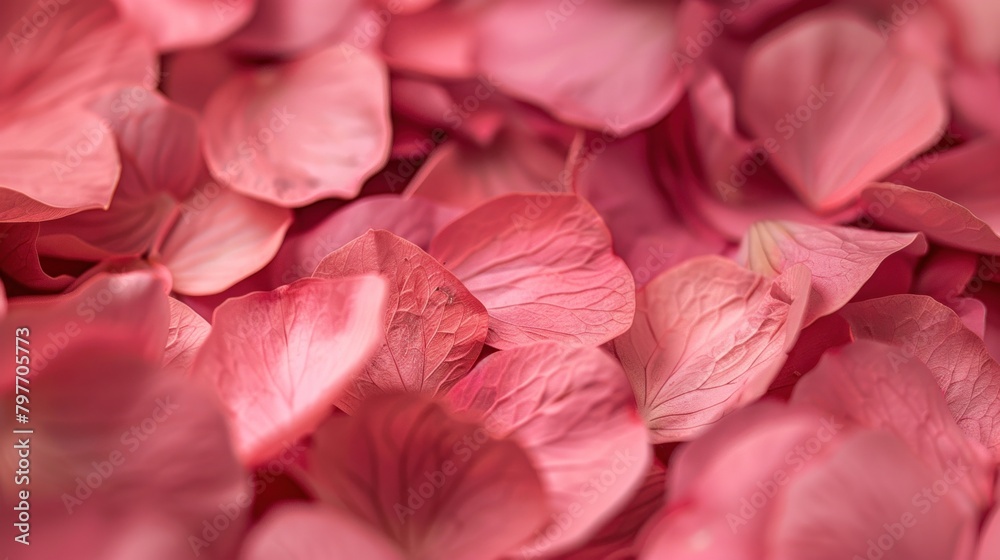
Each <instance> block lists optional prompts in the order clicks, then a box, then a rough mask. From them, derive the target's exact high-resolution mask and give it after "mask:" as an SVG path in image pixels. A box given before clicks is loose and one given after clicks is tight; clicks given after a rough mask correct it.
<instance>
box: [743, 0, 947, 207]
mask: <svg viewBox="0 0 1000 560" xmlns="http://www.w3.org/2000/svg"><path fill="white" fill-rule="evenodd" d="M740 102H741V104H740V115H741V117H742V119H743V121H744V122H745V123H746V124H747V126H748V127H749V128H750V129H751V131H752V132H753V133H754V134H755V135H756V136H757V137H758V138H761V139H765V138H767V139H772V140H775V143H776V144H777V147H778V149H777V150H776V151H773V153H772V154H771V158H772V161H773V164H774V165H775V166H776V168H777V169H778V171H779V172H780V173H781V174H782V176H783V177H784V178H785V179H786V180H787V181H788V182H789V184H790V185H791V187H792V188H793V189H795V191H796V192H797V193H798V194H799V196H800V197H801V198H802V200H803V201H804V202H806V203H807V204H808V205H809V206H810V207H812V208H814V209H816V210H819V211H831V210H836V209H838V208H839V207H842V206H845V205H847V204H848V203H849V202H851V201H852V200H853V199H854V198H856V197H857V195H858V193H859V192H860V190H861V189H862V188H863V187H864V186H865V185H866V184H867V183H869V182H871V181H874V180H877V179H879V178H881V177H882V176H884V175H886V174H888V173H889V172H891V171H892V170H893V169H895V168H896V167H897V166H899V165H900V164H902V163H904V162H905V161H906V160H908V159H909V158H910V157H912V156H914V155H916V154H918V153H920V152H921V151H922V150H924V149H925V148H928V147H930V146H931V145H932V144H933V143H934V142H936V141H937V138H938V136H940V134H941V130H942V129H943V127H944V124H945V123H946V120H947V108H946V106H945V103H944V97H943V92H942V87H941V84H940V83H939V82H938V80H937V78H936V77H935V76H934V74H933V73H932V71H931V70H929V69H928V68H926V67H924V66H923V65H922V63H920V62H918V61H916V60H912V59H910V58H908V57H906V56H904V55H901V54H898V53H895V52H894V51H893V50H892V49H887V48H886V46H885V41H884V39H883V38H882V35H881V34H880V33H879V31H878V30H877V29H876V28H875V27H874V26H873V25H871V24H869V23H867V22H865V21H864V20H861V19H860V18H857V17H855V16H851V15H848V14H846V13H842V12H812V13H810V14H808V15H806V16H803V17H800V18H799V19H796V20H794V21H793V22H791V23H789V24H786V25H785V26H782V27H781V28H779V29H778V30H776V31H774V32H772V33H771V34H770V35H768V36H767V37H766V38H764V39H762V40H761V41H758V42H757V43H756V44H755V45H754V47H753V50H752V51H751V53H750V54H749V55H748V57H747V60H746V63H745V66H744V73H743V88H742V95H741V96H740Z"/></svg>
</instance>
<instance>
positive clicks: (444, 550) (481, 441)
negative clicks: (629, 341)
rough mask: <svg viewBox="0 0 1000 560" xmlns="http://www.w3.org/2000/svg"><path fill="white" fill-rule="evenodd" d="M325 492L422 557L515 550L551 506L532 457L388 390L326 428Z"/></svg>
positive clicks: (319, 468) (317, 481)
mask: <svg viewBox="0 0 1000 560" xmlns="http://www.w3.org/2000/svg"><path fill="white" fill-rule="evenodd" d="M314 441H315V443H314V451H313V453H312V454H311V455H310V456H309V458H308V462H309V475H310V478H311V480H312V482H313V484H314V486H315V489H316V490H317V492H318V493H319V495H320V497H321V498H323V499H325V500H328V501H332V502H334V503H337V504H340V505H342V506H343V507H344V508H345V509H347V510H348V511H349V512H351V513H352V514H354V515H355V516H357V517H359V518H361V519H363V520H365V521H367V522H368V523H371V524H372V525H373V526H375V527H378V528H379V529H381V530H382V531H384V532H385V534H386V536H387V537H388V538H389V539H391V541H393V542H395V543H396V544H397V545H398V546H399V547H400V548H401V549H403V550H405V551H406V557H407V558H410V559H413V560H435V559H439V558H448V559H454V560H478V559H481V558H497V557H500V556H503V555H505V553H508V552H510V553H513V552H514V548H515V547H516V546H517V545H518V544H520V543H521V542H522V541H524V540H525V539H526V538H527V537H528V536H529V535H530V534H531V532H532V531H534V530H535V529H536V528H538V527H539V525H541V524H542V523H543V522H544V520H545V518H546V515H547V513H548V511H547V509H546V507H545V502H544V494H543V491H542V485H541V482H540V481H539V480H538V476H537V475H536V474H535V470H534V468H533V467H532V466H531V462H530V460H529V458H528V456H527V455H526V454H525V453H524V451H523V450H521V448H520V446H518V445H517V444H516V443H514V442H512V441H505V440H495V439H492V438H491V437H490V436H489V435H488V434H487V432H486V431H485V430H484V429H483V428H482V427H481V426H480V425H479V424H476V423H473V422H466V421H462V420H458V419H456V418H453V417H452V416H450V415H449V414H448V413H447V412H446V411H445V409H444V408H443V407H442V406H441V405H439V404H436V403H434V402H432V401H430V400H428V399H427V398H425V397H421V396H417V395H407V394H403V395H391V396H389V395H383V396H378V397H374V398H373V399H370V400H368V401H366V402H365V404H364V406H363V407H362V408H361V409H360V410H359V411H358V413H357V414H356V415H355V416H353V417H347V416H337V417H333V418H331V419H330V420H329V421H328V422H327V423H326V424H324V425H323V427H322V428H321V429H320V430H319V431H318V432H317V434H316V436H315V438H314Z"/></svg>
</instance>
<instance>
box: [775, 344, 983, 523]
mask: <svg viewBox="0 0 1000 560" xmlns="http://www.w3.org/2000/svg"><path fill="white" fill-rule="evenodd" d="M897 352H898V350H896V349H894V348H893V347H890V346H887V345H885V344H882V343H877V342H872V341H868V340H859V341H858V342H855V343H853V344H849V345H847V346H845V347H844V348H840V349H837V350H831V351H830V352H827V354H826V355H825V356H824V357H823V358H822V359H821V360H820V362H819V364H818V365H817V366H816V368H815V369H813V370H812V371H810V372H809V373H808V374H807V375H806V376H805V377H803V379H802V381H801V382H800V383H799V384H798V385H797V386H796V388H795V392H794V394H793V395H792V402H793V403H802V404H808V405H811V406H815V407H817V408H821V409H823V410H826V411H829V412H830V413H832V414H834V415H836V417H837V419H838V420H839V421H842V422H845V423H847V422H849V423H852V424H858V425H861V426H864V427H867V428H874V429H880V430H884V431H887V432H890V433H892V434H893V435H895V436H896V437H897V438H899V440H900V441H902V442H903V443H905V444H907V446H909V448H910V449H911V451H913V453H914V454H915V455H916V456H917V457H919V458H921V459H922V460H923V461H924V463H925V464H926V465H927V466H928V467H930V468H931V469H932V470H933V471H934V472H935V474H936V475H937V476H944V475H945V473H946V472H947V471H948V469H949V467H950V466H951V465H956V464H958V465H962V470H963V476H962V478H961V480H959V481H957V482H956V485H957V486H959V487H961V489H962V490H963V491H964V492H965V494H966V497H965V499H966V500H967V501H966V503H965V506H966V509H967V510H969V511H973V512H975V511H978V510H981V509H984V508H985V507H986V506H987V505H988V504H989V503H990V497H991V495H992V492H993V472H992V466H993V465H992V457H991V456H990V454H989V452H988V451H987V450H986V448H984V447H983V446H982V445H981V444H979V442H975V441H972V440H969V439H967V438H966V437H965V434H964V433H962V431H961V429H959V427H958V425H957V424H956V423H955V419H954V418H952V416H951V411H950V410H948V405H947V403H945V400H944V395H942V394H941V390H940V388H939V387H938V385H937V382H936V381H935V379H934V376H933V374H931V372H930V370H928V369H927V366H925V365H924V364H923V363H922V362H920V361H918V360H909V361H905V362H900V361H899V359H898V358H899V356H898V354H897ZM956 504H959V505H961V504H962V502H961V501H960V500H957V499H956Z"/></svg>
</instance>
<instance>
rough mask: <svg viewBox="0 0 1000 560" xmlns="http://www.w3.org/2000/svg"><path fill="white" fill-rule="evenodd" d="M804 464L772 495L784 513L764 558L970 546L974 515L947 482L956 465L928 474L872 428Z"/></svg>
mask: <svg viewBox="0 0 1000 560" xmlns="http://www.w3.org/2000/svg"><path fill="white" fill-rule="evenodd" d="M810 467H812V468H808V469H805V470H803V471H802V472H801V473H800V474H798V476H796V477H795V478H793V479H792V482H791V483H790V484H789V485H788V489H787V490H786V491H785V492H783V493H781V494H779V497H778V500H779V501H780V506H779V507H780V508H781V509H782V510H784V515H781V517H780V518H779V519H778V520H776V523H775V525H774V527H773V529H772V531H773V536H772V539H773V540H774V542H773V544H772V553H771V555H769V556H768V557H769V558H773V559H774V560H805V559H809V560H841V559H844V558H854V557H855V556H858V557H867V558H873V557H879V558H882V559H883V560H939V559H943V558H967V557H968V555H969V553H970V552H971V550H970V549H971V544H972V538H973V535H974V534H975V533H974V531H975V528H976V523H977V519H978V515H977V514H974V513H970V512H969V511H968V510H967V509H966V508H965V507H963V504H962V498H961V497H960V496H959V494H960V493H959V492H955V491H953V490H954V489H953V486H952V484H953V483H954V482H955V481H957V480H960V479H961V477H962V476H963V475H964V473H963V466H962V465H960V464H953V465H951V466H950V467H949V470H948V472H947V473H946V474H944V475H942V474H940V473H935V472H934V471H933V470H930V469H928V468H927V467H925V466H924V465H923V464H921V463H920V461H919V460H917V459H916V457H915V456H914V455H913V454H912V453H910V452H909V451H908V450H907V448H906V446H905V445H903V444H902V443H900V442H899V440H896V439H894V438H893V437H892V436H890V435H888V434H886V433H885V432H879V431H873V432H863V433H861V434H858V435H856V436H855V437H850V438H848V439H847V441H845V442H844V444H843V445H841V446H838V447H837V448H836V449H835V450H834V452H833V453H832V454H831V456H830V457H829V458H828V459H826V460H822V459H816V460H814V461H812V463H811V465H810ZM862 472H863V473H864V476H858V473H862ZM941 488H944V489H945V490H944V492H943V493H940V492H941V490H940V489H941ZM818 504H823V507H817V505H818ZM887 543H888V545H887ZM887 548H888V551H886V549H887Z"/></svg>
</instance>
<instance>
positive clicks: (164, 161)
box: [97, 90, 202, 200]
mask: <svg viewBox="0 0 1000 560" xmlns="http://www.w3.org/2000/svg"><path fill="white" fill-rule="evenodd" d="M128 93H129V92H128V90H123V91H115V92H114V94H112V95H109V96H108V97H106V98H103V99H101V100H100V101H99V102H98V103H97V110H98V111H99V112H100V113H101V115H103V116H104V117H105V118H107V119H108V121H109V122H110V123H111V126H112V129H113V130H114V133H115V137H116V138H117V140H118V148H119V150H120V151H121V152H122V153H123V154H125V155H127V156H128V157H129V158H130V161H132V162H134V163H135V165H136V168H137V169H138V171H139V175H140V176H141V177H142V178H143V179H144V180H145V181H146V183H147V184H148V186H149V187H150V191H151V192H153V193H161V192H165V193H168V194H170V195H171V196H172V197H174V198H175V199H177V200H181V199H183V198H184V197H186V196H187V195H188V194H189V193H190V192H191V189H193V188H194V186H195V182H196V180H197V179H198V176H199V174H200V173H201V171H202V160H201V144H200V141H199V138H198V115H197V114H196V113H195V112H193V111H191V110H190V109H187V108H185V107H182V106H180V105H178V104H176V103H174V102H173V101H170V100H169V99H167V98H165V97H163V96H161V95H159V94H155V93H151V94H149V95H146V96H143V97H142V98H141V99H139V100H138V101H136V100H134V99H133V97H131V96H129V97H124V98H125V99H129V101H130V103H129V104H128V105H125V104H123V103H122V102H121V99H122V98H123V96H126V95H128Z"/></svg>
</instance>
